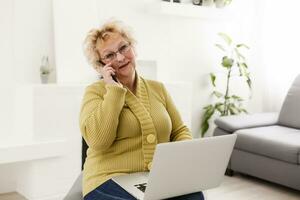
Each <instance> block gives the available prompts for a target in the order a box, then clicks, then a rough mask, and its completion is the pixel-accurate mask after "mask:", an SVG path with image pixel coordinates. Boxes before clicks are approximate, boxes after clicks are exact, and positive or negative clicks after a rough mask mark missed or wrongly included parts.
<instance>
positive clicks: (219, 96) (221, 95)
mask: <svg viewBox="0 0 300 200" xmlns="http://www.w3.org/2000/svg"><path fill="white" fill-rule="evenodd" d="M212 94H213V95H214V96H216V97H217V98H221V97H223V96H224V95H223V94H222V93H221V92H218V91H216V90H215V91H213V93H212Z"/></svg>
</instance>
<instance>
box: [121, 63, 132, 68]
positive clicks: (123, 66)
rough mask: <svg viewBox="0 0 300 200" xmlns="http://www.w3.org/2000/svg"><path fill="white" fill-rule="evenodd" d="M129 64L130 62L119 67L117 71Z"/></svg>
mask: <svg viewBox="0 0 300 200" xmlns="http://www.w3.org/2000/svg"><path fill="white" fill-rule="evenodd" d="M129 63H130V62H128V63H126V64H124V65H122V66H120V67H119V69H122V68H124V67H126V66H127V65H128V64H129Z"/></svg>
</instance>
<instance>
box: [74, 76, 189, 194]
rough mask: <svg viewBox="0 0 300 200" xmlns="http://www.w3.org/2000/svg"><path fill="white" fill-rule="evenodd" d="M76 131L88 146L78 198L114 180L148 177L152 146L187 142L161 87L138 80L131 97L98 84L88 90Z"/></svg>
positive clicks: (120, 89) (185, 131)
mask: <svg viewBox="0 0 300 200" xmlns="http://www.w3.org/2000/svg"><path fill="white" fill-rule="evenodd" d="M80 129H81V132H82V135H83V138H84V139H85V141H86V143H87V144H88V146H89V148H88V150H87V158H86V162H85V164H84V170H83V195H84V196H85V195H86V194H88V193H89V192H91V191H93V190H94V189H95V188H97V187H98V186H100V185H101V184H102V183H104V182H105V181H107V180H109V179H111V178H112V177H114V176H117V175H121V174H127V173H133V172H141V171H149V170H150V169H151V162H152V158H153V154H154V151H155V147H156V144H158V143H164V142H170V141H180V140H187V139H191V138H192V137H191V135H190V131H189V129H188V128H187V127H186V126H185V125H184V124H183V122H182V120H181V118H180V115H179V112H178V111H177V109H176V107H175V105H174V103H173V102H172V99H171V97H170V95H169V94H168V92H167V91H166V89H165V87H164V85H163V84H162V83H159V82H157V81H152V80H145V79H143V78H141V77H139V76H138V77H137V85H136V94H133V93H132V92H131V91H130V90H128V89H126V88H124V87H119V86H115V85H111V84H105V83H104V81H103V80H100V81H97V82H95V83H94V84H92V85H90V86H88V87H87V88H86V91H85V94H84V97H83V102H82V107H81V112H80Z"/></svg>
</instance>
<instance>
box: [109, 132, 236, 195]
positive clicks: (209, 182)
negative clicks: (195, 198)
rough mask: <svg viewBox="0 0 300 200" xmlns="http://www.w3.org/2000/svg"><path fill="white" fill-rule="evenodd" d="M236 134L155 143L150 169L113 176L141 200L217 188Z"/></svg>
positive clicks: (222, 176)
mask: <svg viewBox="0 0 300 200" xmlns="http://www.w3.org/2000/svg"><path fill="white" fill-rule="evenodd" d="M235 141H236V134H231V135H225V136H215V137H208V138H201V139H194V140H188V141H178V142H169V143H161V144H158V145H157V146H156V149H155V153H154V157H153V161H152V167H151V170H150V172H138V173H131V174H126V175H121V176H117V177H114V178H113V180H114V181H115V182H116V183H117V184H119V185H120V186H121V187H123V188H124V189H125V190H126V191H127V192H129V193H130V194H131V195H132V196H134V197H135V198H137V199H139V200H157V199H165V198H170V197H175V196H181V195H185V194H190V193H194V192H199V191H203V190H207V189H211V188H215V187H218V186H219V185H220V184H221V182H222V180H223V178H224V174H225V170H226V168H227V165H228V162H229V159H230V156H231V153H232V150H233V147H234V144H235Z"/></svg>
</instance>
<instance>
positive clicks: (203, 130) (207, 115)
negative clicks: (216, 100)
mask: <svg viewBox="0 0 300 200" xmlns="http://www.w3.org/2000/svg"><path fill="white" fill-rule="evenodd" d="M206 108H207V109H205V112H204V114H203V116H202V123H201V137H203V136H204V135H205V133H206V132H207V130H208V128H209V123H208V121H209V119H210V118H211V116H212V115H213V114H214V112H215V108H214V106H213V105H208V106H206Z"/></svg>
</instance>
